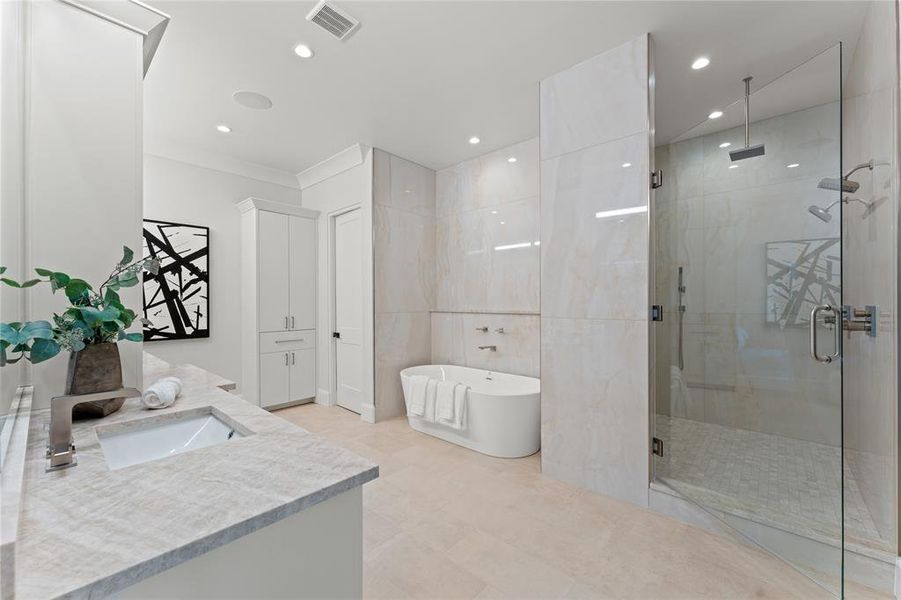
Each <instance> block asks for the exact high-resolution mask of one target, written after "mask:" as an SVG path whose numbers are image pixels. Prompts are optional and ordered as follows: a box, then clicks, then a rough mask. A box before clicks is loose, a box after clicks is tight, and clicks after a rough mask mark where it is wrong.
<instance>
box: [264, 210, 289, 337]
mask: <svg viewBox="0 0 901 600" xmlns="http://www.w3.org/2000/svg"><path fill="white" fill-rule="evenodd" d="M259 227H260V232H259V240H260V241H259V244H260V288H259V290H260V291H259V294H260V331H284V330H285V329H288V325H289V320H288V317H289V314H288V313H289V310H288V281H289V280H290V273H291V265H290V260H289V257H288V217H287V215H280V214H278V213H273V212H268V211H265V210H261V211H260V223H259Z"/></svg>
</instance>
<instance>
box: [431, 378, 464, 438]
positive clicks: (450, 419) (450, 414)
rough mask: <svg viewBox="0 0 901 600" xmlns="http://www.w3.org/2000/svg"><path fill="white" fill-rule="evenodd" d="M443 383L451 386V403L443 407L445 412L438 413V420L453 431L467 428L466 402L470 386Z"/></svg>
mask: <svg viewBox="0 0 901 600" xmlns="http://www.w3.org/2000/svg"><path fill="white" fill-rule="evenodd" d="M442 383H449V384H450V385H449V386H448V387H449V389H450V394H449V401H448V402H447V404H446V405H444V406H442V408H443V409H444V410H441V411H439V412H438V418H437V419H436V420H437V421H438V422H439V423H441V424H442V425H447V426H448V427H451V428H453V429H464V428H465V427H466V400H467V396H468V395H469V386H467V385H463V384H462V383H456V382H442ZM439 386H440V384H439ZM439 397H440V396H439Z"/></svg>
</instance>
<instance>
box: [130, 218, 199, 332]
mask: <svg viewBox="0 0 901 600" xmlns="http://www.w3.org/2000/svg"><path fill="white" fill-rule="evenodd" d="M144 257H145V258H151V257H152V258H158V259H159V261H160V270H159V273H157V274H156V275H151V274H150V273H147V272H145V273H144V318H146V319H148V320H149V321H150V323H151V325H146V324H145V325H144V340H145V341H156V340H186V339H194V338H208V337H210V321H209V317H210V299H209V286H210V229H209V227H199V226H197V225H185V224H183V223H168V222H166V221H153V220H150V219H144Z"/></svg>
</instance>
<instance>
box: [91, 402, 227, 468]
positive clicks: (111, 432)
mask: <svg viewBox="0 0 901 600" xmlns="http://www.w3.org/2000/svg"><path fill="white" fill-rule="evenodd" d="M176 414H177V413H176ZM97 437H98V439H99V440H100V447H101V448H103V454H104V456H105V457H106V464H107V465H109V467H110V469H121V468H122V467H128V466H131V465H136V464H139V463H144V462H148V461H151V460H157V459H160V458H165V457H167V456H173V455H175V454H182V453H184V452H190V451H191V450H197V449H198V448H206V447H208V446H214V445H216V444H221V443H223V442H227V441H228V440H233V439H236V438H241V437H244V433H242V432H240V431H238V430H237V429H236V427H235V426H234V425H231V424H229V423H227V422H226V421H225V420H223V419H222V418H220V417H219V415H216V414H214V413H213V409H212V408H207V409H206V411H202V412H199V413H198V412H197V411H188V414H186V415H184V416H180V417H175V418H173V415H170V416H168V418H147V419H141V420H140V421H138V422H131V423H125V424H121V425H112V426H110V427H109V428H98V429H97Z"/></svg>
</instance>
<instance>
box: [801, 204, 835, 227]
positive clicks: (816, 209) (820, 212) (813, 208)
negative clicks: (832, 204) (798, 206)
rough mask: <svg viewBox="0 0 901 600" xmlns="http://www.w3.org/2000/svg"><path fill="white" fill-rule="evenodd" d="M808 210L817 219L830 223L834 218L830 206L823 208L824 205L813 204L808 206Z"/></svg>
mask: <svg viewBox="0 0 901 600" xmlns="http://www.w3.org/2000/svg"><path fill="white" fill-rule="evenodd" d="M807 211H808V212H809V213H810V214H812V215H813V216H815V217H816V218H817V219H819V220H821V221H822V222H823V223H828V222H829V221H831V220H832V213H831V212H829V209H828V208H823V207H822V206H817V205H815V204H811V205H810V206H808V207H807Z"/></svg>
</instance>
